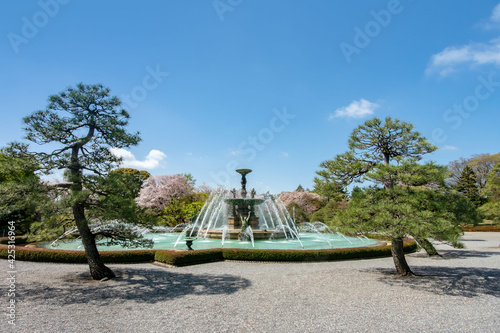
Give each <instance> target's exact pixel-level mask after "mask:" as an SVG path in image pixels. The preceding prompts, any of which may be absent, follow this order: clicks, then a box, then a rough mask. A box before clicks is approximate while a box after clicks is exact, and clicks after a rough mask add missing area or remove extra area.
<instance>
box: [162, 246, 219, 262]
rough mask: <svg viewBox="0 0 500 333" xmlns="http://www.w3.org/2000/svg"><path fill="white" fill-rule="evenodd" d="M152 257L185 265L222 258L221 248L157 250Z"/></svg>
mask: <svg viewBox="0 0 500 333" xmlns="http://www.w3.org/2000/svg"><path fill="white" fill-rule="evenodd" d="M154 259H155V261H158V262H162V263H164V264H168V265H172V266H187V265H194V264H202V263H206V262H213V261H220V260H224V258H223V257H222V251H221V249H208V250H196V251H173V250H157V251H156V254H155V258H154Z"/></svg>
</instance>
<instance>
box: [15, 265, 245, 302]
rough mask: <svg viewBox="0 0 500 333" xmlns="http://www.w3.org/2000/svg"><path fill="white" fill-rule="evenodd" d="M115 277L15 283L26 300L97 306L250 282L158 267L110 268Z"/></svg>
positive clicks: (223, 290) (218, 290) (212, 291)
mask: <svg viewBox="0 0 500 333" xmlns="http://www.w3.org/2000/svg"><path fill="white" fill-rule="evenodd" d="M113 271H114V272H115V274H116V275H117V278H116V279H112V280H108V281H104V282H99V281H94V280H92V279H91V277H90V273H88V272H85V273H81V274H76V275H73V274H72V275H66V276H62V277H61V279H60V280H59V281H55V282H51V283H50V285H49V284H45V283H43V282H39V283H30V284H29V285H28V284H26V285H21V284H20V285H19V287H18V289H19V296H20V298H21V299H23V300H26V301H43V300H46V301H47V302H50V303H51V304H59V305H66V304H75V303H89V304H92V305H97V306H107V305H112V304H119V303H123V302H127V301H133V302H137V303H157V302H162V301H166V300H171V299H175V298H179V297H184V296H187V295H200V296H203V295H221V294H233V293H235V292H237V291H238V290H240V289H245V288H247V287H249V286H250V285H251V282H250V281H249V280H247V279H244V278H241V277H237V276H234V275H227V274H225V275H211V274H199V275H195V274H189V273H178V272H172V271H168V270H160V269H133V268H132V269H119V268H118V269H113Z"/></svg>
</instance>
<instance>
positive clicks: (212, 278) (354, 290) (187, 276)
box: [0, 233, 500, 333]
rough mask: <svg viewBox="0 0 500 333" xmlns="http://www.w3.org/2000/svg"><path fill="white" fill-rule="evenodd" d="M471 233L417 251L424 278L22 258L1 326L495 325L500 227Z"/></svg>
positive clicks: (352, 266)
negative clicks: (105, 269)
mask: <svg viewBox="0 0 500 333" xmlns="http://www.w3.org/2000/svg"><path fill="white" fill-rule="evenodd" d="M464 242H465V244H466V247H467V248H466V249H463V250H459V249H453V248H450V247H448V246H446V245H439V246H438V248H439V249H440V250H441V253H443V257H441V258H428V257H426V256H425V255H424V254H423V253H415V254H411V255H409V256H408V262H409V264H410V266H411V267H412V269H413V270H414V272H415V273H417V274H421V275H423V276H420V277H416V278H401V277H397V276H395V275H394V265H393V263H392V259H391V258H383V259H372V260H353V261H343V262H324V263H255V262H231V261H227V262H218V263H211V264H204V265H197V266H190V267H182V268H165V267H159V266H155V265H152V264H137V265H128V264H127V265H110V267H111V268H112V269H113V270H114V271H115V272H116V273H117V274H118V275H119V278H118V279H115V280H111V281H106V282H95V281H92V280H90V279H89V277H90V275H89V274H88V273H87V271H88V267H87V266H86V265H63V264H45V263H30V262H21V261H17V262H16V269H17V273H16V279H17V281H16V289H17V291H16V292H17V296H16V301H17V302H16V315H17V317H16V323H15V326H14V327H10V326H11V325H9V324H8V323H7V316H6V314H7V310H6V306H7V304H8V303H7V302H8V299H7V296H6V293H5V292H3V293H2V298H1V300H2V306H1V308H2V311H3V312H4V313H3V314H2V317H1V318H2V320H3V322H2V323H1V325H0V331H2V332H3V331H6V332H8V331H9V330H10V331H12V332H86V333H90V332H287V333H291V332H482V333H485V332H499V331H500V316H499V313H500V233H466V234H465V236H464ZM0 268H1V271H2V272H4V273H2V274H4V275H6V274H7V273H6V272H7V270H8V269H7V261H6V260H1V261H0ZM4 281H5V280H4ZM4 290H5V289H4Z"/></svg>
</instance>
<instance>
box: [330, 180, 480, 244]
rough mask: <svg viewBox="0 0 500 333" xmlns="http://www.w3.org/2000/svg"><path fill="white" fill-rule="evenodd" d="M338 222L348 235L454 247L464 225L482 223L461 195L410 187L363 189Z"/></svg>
mask: <svg viewBox="0 0 500 333" xmlns="http://www.w3.org/2000/svg"><path fill="white" fill-rule="evenodd" d="M335 220H336V225H337V226H340V228H341V231H343V232H346V233H355V232H359V231H363V232H372V233H378V234H381V235H388V236H390V237H392V238H399V237H405V236H407V235H411V236H414V237H415V238H422V239H425V238H429V237H432V238H435V239H438V240H442V241H449V242H451V243H452V244H454V245H458V244H459V242H458V238H459V236H460V235H461V229H460V226H461V225H463V224H469V223H471V224H477V223H479V222H480V221H481V219H480V217H479V215H478V214H477V212H476V209H475V207H474V206H473V205H472V204H471V203H470V201H468V200H466V199H465V198H463V197H462V196H460V195H458V194H455V193H451V192H449V191H442V190H433V189H427V188H418V187H417V188H416V187H409V186H395V187H393V188H392V189H384V188H380V187H369V188H365V189H362V190H361V191H360V192H359V193H358V195H357V196H356V197H355V198H353V200H352V201H351V202H350V204H349V209H347V210H344V211H341V212H339V214H338V215H337V216H336V219H335Z"/></svg>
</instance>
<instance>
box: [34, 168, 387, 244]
mask: <svg viewBox="0 0 500 333" xmlns="http://www.w3.org/2000/svg"><path fill="white" fill-rule="evenodd" d="M236 171H237V172H238V173H240V174H241V177H242V179H241V186H242V187H241V190H239V191H237V190H236V189H232V190H230V191H228V190H225V189H223V188H219V189H218V190H216V191H214V192H213V193H212V194H211V195H210V197H209V198H208V200H207V202H206V203H205V205H204V206H203V208H202V209H201V212H200V214H199V215H198V217H197V218H196V220H195V221H194V222H193V223H191V224H188V225H186V226H184V227H183V228H182V231H181V232H175V231H180V230H181V229H180V228H178V227H175V228H163V229H162V228H161V227H156V228H155V230H154V231H155V232H151V231H152V230H147V229H144V230H142V232H141V233H142V234H143V236H144V237H146V238H149V239H151V240H153V242H154V246H153V248H154V249H162V250H173V249H177V250H187V249H188V247H189V246H190V244H191V243H192V245H191V246H192V248H193V249H195V250H202V249H211V248H255V249H281V250H318V249H331V248H349V247H362V246H372V245H375V244H377V243H378V241H376V240H372V239H368V238H366V237H346V236H344V235H342V234H340V233H337V232H334V231H332V230H330V229H329V228H328V227H327V226H326V225H325V224H323V223H321V222H314V223H308V222H306V223H301V224H299V225H297V224H296V223H295V222H294V220H293V218H292V217H291V216H290V214H289V213H288V211H287V210H286V208H285V206H284V204H283V203H282V202H281V200H280V199H279V197H275V196H272V195H269V194H264V195H257V193H256V191H255V189H252V190H251V192H250V193H247V190H246V183H247V181H246V175H247V174H249V173H250V172H251V171H252V170H250V169H238V170H236ZM158 231H160V232H158ZM161 231H163V232H161ZM191 241H192V242H191ZM54 245H55V246H54ZM39 246H40V247H45V248H56V249H64V250H83V246H82V245H81V242H80V241H79V240H78V239H76V240H71V241H66V242H56V243H55V244H51V243H41V244H39ZM98 249H99V250H100V251H106V250H109V251H111V250H124V249H125V248H123V247H121V246H99V247H98ZM134 249H136V248H134Z"/></svg>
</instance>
